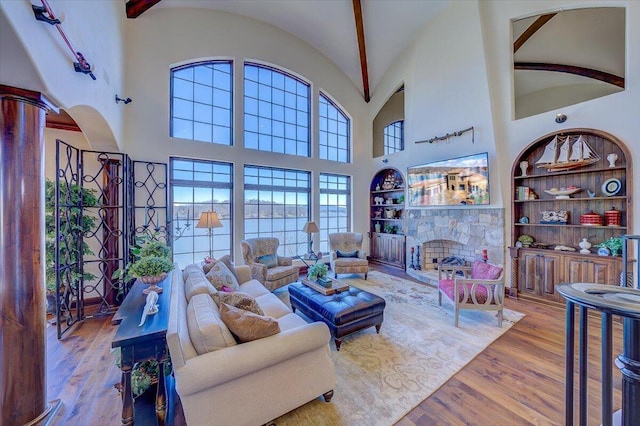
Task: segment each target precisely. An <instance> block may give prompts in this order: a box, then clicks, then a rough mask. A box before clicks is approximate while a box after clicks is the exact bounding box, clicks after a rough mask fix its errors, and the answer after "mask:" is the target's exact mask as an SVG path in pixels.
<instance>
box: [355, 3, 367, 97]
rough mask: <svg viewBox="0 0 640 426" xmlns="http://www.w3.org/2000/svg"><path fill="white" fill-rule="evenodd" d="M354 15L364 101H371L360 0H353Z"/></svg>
mask: <svg viewBox="0 0 640 426" xmlns="http://www.w3.org/2000/svg"><path fill="white" fill-rule="evenodd" d="M353 16H354V17H355V19H356V35H357V36H358V48H359V49H360V68H361V69H362V88H363V91H364V101H365V102H367V103H368V102H369V101H370V100H371V95H370V93H369V69H368V67H367V49H366V47H365V44H364V22H363V20H362V5H361V4H360V0H353Z"/></svg>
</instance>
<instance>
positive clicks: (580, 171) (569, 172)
mask: <svg viewBox="0 0 640 426" xmlns="http://www.w3.org/2000/svg"><path fill="white" fill-rule="evenodd" d="M626 169H627V167H626V166H616V167H598V168H594V169H584V168H582V169H574V170H565V171H563V172H553V173H545V174H535V175H527V176H514V177H513V179H514V180H522V179H540V178H549V177H555V176H566V175H583V174H585V173H602V172H611V171H614V170H622V171H625V170H626Z"/></svg>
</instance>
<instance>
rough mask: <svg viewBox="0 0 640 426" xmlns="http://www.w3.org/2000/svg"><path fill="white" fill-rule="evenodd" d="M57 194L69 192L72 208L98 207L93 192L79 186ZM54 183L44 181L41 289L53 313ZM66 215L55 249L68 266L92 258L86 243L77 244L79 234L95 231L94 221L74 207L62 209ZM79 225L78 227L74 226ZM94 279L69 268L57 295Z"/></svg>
mask: <svg viewBox="0 0 640 426" xmlns="http://www.w3.org/2000/svg"><path fill="white" fill-rule="evenodd" d="M60 193H61V194H62V193H64V194H66V193H70V200H69V202H70V204H72V205H74V206H76V205H80V204H82V205H83V206H84V207H95V206H96V205H97V204H98V199H97V197H96V193H97V191H96V190H95V189H87V188H82V187H81V186H80V185H71V186H69V187H68V188H63V189H62V190H61V191H60ZM55 210H56V184H55V182H53V181H52V180H49V179H47V181H46V182H45V262H46V265H45V272H46V276H45V286H46V297H47V312H49V313H55V312H57V310H58V308H59V307H60V304H61V302H62V298H63V297H64V296H61V299H60V300H57V301H56V279H57V269H58V265H56V216H55ZM61 214H63V215H66V216H64V217H63V221H64V222H65V223H68V224H70V226H63V227H62V228H61V229H60V230H59V242H60V244H59V250H60V258H61V259H64V261H65V262H66V263H68V264H75V263H77V262H80V260H81V259H82V257H83V256H85V255H93V251H92V250H91V248H90V247H89V244H87V242H86V241H84V240H83V241H82V244H80V245H79V244H77V241H78V240H79V238H80V236H81V235H87V234H90V233H91V232H93V231H94V230H95V228H96V218H95V217H93V216H90V215H86V214H83V213H82V209H80V208H77V207H72V208H66V209H64V210H63V212H62V213H61ZM78 223H80V225H78ZM95 278H96V276H95V275H93V274H91V273H88V272H84V273H80V272H78V271H77V270H75V269H71V270H70V273H68V274H63V275H62V276H61V283H60V293H61V295H63V294H64V295H68V294H69V293H68V292H69V288H72V289H75V290H78V287H79V286H80V285H81V282H82V281H91V280H94V279H95Z"/></svg>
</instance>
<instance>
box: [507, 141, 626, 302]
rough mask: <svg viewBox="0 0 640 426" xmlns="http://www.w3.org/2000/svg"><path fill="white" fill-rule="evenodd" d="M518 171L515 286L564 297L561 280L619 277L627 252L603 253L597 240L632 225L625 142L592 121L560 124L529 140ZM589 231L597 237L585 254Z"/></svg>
mask: <svg viewBox="0 0 640 426" xmlns="http://www.w3.org/2000/svg"><path fill="white" fill-rule="evenodd" d="M562 156H564V157H566V158H562ZM583 157H584V159H585V161H582V160H581V159H582V158H583ZM549 162H550V163H549ZM512 174H513V180H512V193H513V198H512V213H513V214H512V220H513V223H512V235H513V240H512V242H511V244H512V250H511V256H512V258H513V260H514V262H513V263H512V265H514V267H516V268H517V271H514V273H513V274H512V277H513V278H512V279H514V280H515V282H512V283H511V285H512V287H515V288H517V289H518V293H519V294H522V295H523V296H525V297H534V298H537V299H544V300H549V301H557V302H563V299H562V298H561V297H560V296H559V295H558V294H556V293H555V286H556V284H560V283H575V282H589V283H598V284H611V285H614V284H618V283H619V276H620V272H621V269H622V266H621V258H620V257H612V256H598V255H597V250H598V248H597V247H596V245H598V244H600V243H602V242H604V241H605V240H608V239H609V238H612V237H619V236H621V235H624V234H630V233H631V229H630V228H631V220H632V203H631V194H632V182H633V180H632V167H631V156H630V154H629V151H628V149H627V148H626V146H624V144H622V142H621V141H619V140H618V139H617V138H615V137H614V136H612V135H609V134H607V133H605V132H602V131H599V130H594V129H567V130H563V131H562V132H554V133H550V134H548V135H545V136H543V137H541V138H539V139H537V140H536V141H534V142H532V143H531V144H530V145H529V146H528V147H526V148H525V149H524V150H523V151H522V153H521V154H520V155H519V156H518V157H517V158H516V161H515V162H514V164H513V168H512ZM613 210H615V211H617V212H619V213H618V214H619V216H618V219H617V220H614V221H610V222H607V220H606V218H605V212H607V211H608V212H611V211H613ZM588 213H592V215H588V216H584V215H585V214H588ZM581 216H582V217H581ZM523 238H526V240H525V241H519V240H522V239H523ZM583 239H586V240H587V241H588V242H589V243H591V244H592V247H591V248H590V252H589V253H586V254H585V253H581V252H580V249H581V248H580V246H579V244H580V242H581V241H582V240H583ZM527 240H529V241H527ZM530 240H533V241H530ZM558 249H560V250H558Z"/></svg>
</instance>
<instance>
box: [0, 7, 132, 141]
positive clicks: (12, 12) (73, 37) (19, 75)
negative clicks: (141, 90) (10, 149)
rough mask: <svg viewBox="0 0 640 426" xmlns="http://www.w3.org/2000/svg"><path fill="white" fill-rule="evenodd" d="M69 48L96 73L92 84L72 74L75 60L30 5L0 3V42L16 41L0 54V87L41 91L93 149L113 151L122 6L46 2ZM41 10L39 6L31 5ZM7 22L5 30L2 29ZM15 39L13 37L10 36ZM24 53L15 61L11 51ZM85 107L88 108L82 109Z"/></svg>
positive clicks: (118, 127) (118, 120) (119, 118)
mask: <svg viewBox="0 0 640 426" xmlns="http://www.w3.org/2000/svg"><path fill="white" fill-rule="evenodd" d="M48 3H49V5H50V6H51V9H52V10H53V12H54V13H55V15H56V16H64V20H63V22H62V24H61V26H62V28H63V30H64V31H65V33H66V34H67V36H68V37H69V40H70V41H71V43H72V45H73V47H74V48H75V49H76V50H78V51H80V52H82V54H83V55H84V57H85V58H86V59H87V61H89V63H90V64H91V65H92V66H93V67H94V68H93V73H94V74H95V76H96V78H97V79H96V81H93V80H92V79H91V78H90V77H89V76H87V75H85V74H81V73H77V72H75V71H74V69H73V62H74V61H75V58H74V57H73V55H72V54H71V51H70V50H69V48H68V47H67V46H66V44H65V43H64V42H63V39H62V37H61V36H60V34H59V33H58V31H57V30H56V28H55V27H54V26H52V25H49V24H46V23H44V22H40V21H36V19H35V18H34V15H33V11H32V9H31V3H30V2H29V1H26V0H25V1H17V0H16V1H1V2H0V13H1V14H2V15H4V16H3V18H2V20H0V22H2V23H3V25H2V29H1V30H0V36H1V37H3V39H4V38H5V37H10V38H11V39H12V40H16V39H17V40H19V42H20V43H21V44H22V46H17V45H15V44H14V45H13V46H12V49H11V51H5V49H4V46H5V45H4V43H3V44H2V45H0V46H3V50H2V52H1V53H2V62H3V63H4V62H5V61H7V62H11V66H3V67H0V83H1V84H6V85H9V86H16V87H20V88H23V89H28V90H36V91H42V92H43V93H45V94H46V95H47V96H48V97H49V98H50V99H52V101H53V102H54V103H55V104H56V105H57V106H58V107H60V108H63V109H65V110H67V112H69V114H70V115H71V116H72V117H73V118H74V119H75V120H76V122H77V123H78V125H79V126H80V127H81V128H82V129H83V131H84V133H85V134H86V135H87V136H88V138H89V140H90V143H91V145H92V146H93V147H94V148H96V149H108V150H114V149H117V147H118V143H120V142H121V141H122V126H123V110H122V107H121V106H119V105H116V103H115V101H114V96H115V94H116V93H119V94H121V95H122V94H123V91H124V72H123V69H124V60H123V58H124V39H123V33H124V29H123V25H124V20H125V19H126V18H125V12H124V2H122V1H100V0H83V1H73V0H66V1H65V0H49V2H48ZM34 4H40V2H34ZM5 22H8V23H9V25H4V23H5ZM11 33H13V34H11ZM14 50H15V51H20V50H23V52H21V53H20V54H19V55H18V56H14V55H12V54H11V52H12V51H14ZM85 106H90V108H86V107H85Z"/></svg>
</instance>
